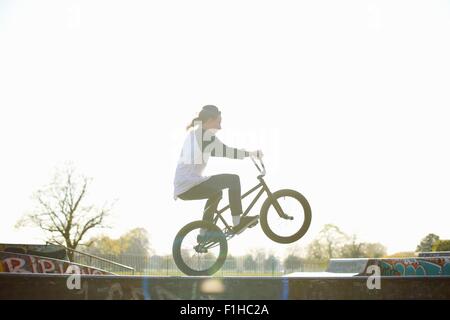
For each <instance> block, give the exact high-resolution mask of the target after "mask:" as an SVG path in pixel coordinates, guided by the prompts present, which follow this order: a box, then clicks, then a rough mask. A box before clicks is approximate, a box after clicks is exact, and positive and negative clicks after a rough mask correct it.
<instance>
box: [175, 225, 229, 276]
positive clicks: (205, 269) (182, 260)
mask: <svg viewBox="0 0 450 320" xmlns="http://www.w3.org/2000/svg"><path fill="white" fill-rule="evenodd" d="M201 229H205V230H206V233H205V235H206V236H200V237H199V235H200V230H201ZM227 253H228V243H227V239H226V237H225V235H224V234H223V232H222V230H220V228H219V227H217V226H216V225H215V224H212V223H210V222H206V221H194V222H191V223H189V224H187V225H186V226H184V227H183V228H182V229H181V230H180V231H179V232H178V233H177V235H176V236H175V240H174V242H173V246H172V254H173V258H174V260H175V264H176V265H177V267H178V268H179V269H180V270H181V271H182V272H183V273H184V274H186V275H189V276H208V275H212V274H214V273H216V272H217V271H219V269H220V268H221V267H222V266H223V264H224V263H225V260H226V258H227Z"/></svg>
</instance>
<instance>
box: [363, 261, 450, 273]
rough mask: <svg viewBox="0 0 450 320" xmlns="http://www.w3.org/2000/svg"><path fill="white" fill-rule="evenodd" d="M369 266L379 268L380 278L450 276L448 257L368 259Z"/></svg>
mask: <svg viewBox="0 0 450 320" xmlns="http://www.w3.org/2000/svg"><path fill="white" fill-rule="evenodd" d="M370 265H377V266H379V267H380V271H381V275H382V276H450V257H429V258H401V259H369V261H368V262H367V266H370ZM366 270H367V268H366ZM366 270H365V272H364V274H367V271H366Z"/></svg>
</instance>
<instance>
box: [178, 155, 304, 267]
mask: <svg viewBox="0 0 450 320" xmlns="http://www.w3.org/2000/svg"><path fill="white" fill-rule="evenodd" d="M250 158H251V160H252V161H253V163H254V165H255V166H256V168H257V169H258V171H259V173H260V174H259V175H258V176H257V179H258V180H259V183H258V184H257V185H256V186H255V187H253V188H251V189H250V190H249V191H247V192H246V193H244V194H243V195H242V196H241V199H244V198H246V197H247V196H248V195H250V194H252V193H253V192H255V191H257V190H259V192H258V193H257V194H256V196H255V198H254V199H253V200H252V202H251V203H250V204H249V206H248V207H247V209H246V210H245V211H244V213H243V214H242V216H246V215H248V214H249V212H250V210H251V209H252V208H253V206H254V205H255V203H256V202H257V201H258V199H259V198H260V197H261V196H262V194H263V193H266V194H267V199H266V200H265V201H264V202H263V204H262V206H261V210H260V217H259V221H260V224H261V228H262V230H263V232H264V233H265V234H266V236H267V237H268V238H270V239H271V240H273V241H275V242H278V243H283V244H287V243H292V242H295V241H297V240H299V239H300V238H302V237H303V236H304V235H305V234H306V232H307V231H308V228H309V226H310V224H311V207H310V205H309V203H308V201H307V200H306V198H305V197H304V196H303V195H302V194H301V193H299V192H297V191H295V190H291V189H281V190H278V191H275V192H273V193H272V192H271V191H270V189H269V187H268V186H267V184H266V182H265V181H264V176H265V175H266V168H265V166H264V162H263V161H262V159H261V158H260V159H258V160H259V162H260V165H261V167H262V169H261V167H260V166H259V165H258V163H257V162H256V161H255V158H253V157H250ZM217 201H220V199H218V200H217ZM229 208H230V205H227V206H225V207H224V208H222V209H218V210H216V211H215V212H214V217H213V220H212V221H205V220H199V221H194V222H191V223H188V224H187V225H185V226H184V227H183V228H181V230H180V231H179V232H178V233H177V235H176V236H175V239H174V242H173V246H172V254H173V258H174V261H175V264H176V265H177V267H178V268H179V269H180V270H181V271H182V272H183V273H184V274H186V275H190V276H207V275H213V274H214V273H216V272H217V271H219V270H220V268H221V267H222V266H223V265H224V263H225V261H226V258H227V254H228V241H230V240H231V239H232V238H234V237H235V236H237V235H238V234H241V233H242V232H243V231H245V230H246V229H247V228H251V227H254V226H255V225H256V224H257V223H256V224H253V225H250V226H248V227H247V228H244V229H242V230H240V231H239V232H235V231H234V230H233V227H232V226H231V225H230V224H228V222H227V221H226V220H225V218H224V217H223V216H222V214H223V213H224V212H225V211H226V210H228V209H229ZM219 222H221V225H220V226H219ZM201 229H203V234H204V236H199V235H200V230H201Z"/></svg>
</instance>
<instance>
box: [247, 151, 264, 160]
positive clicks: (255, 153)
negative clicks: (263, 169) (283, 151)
mask: <svg viewBox="0 0 450 320" xmlns="http://www.w3.org/2000/svg"><path fill="white" fill-rule="evenodd" d="M250 156H251V157H255V158H257V159H262V157H263V156H264V154H263V152H262V151H261V150H256V151H250Z"/></svg>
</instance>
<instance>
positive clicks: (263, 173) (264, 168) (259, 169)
mask: <svg viewBox="0 0 450 320" xmlns="http://www.w3.org/2000/svg"><path fill="white" fill-rule="evenodd" d="M250 159H252V161H253V163H254V165H255V166H256V168H257V169H258V171H259V172H260V173H261V174H262V175H263V176H264V175H266V167H265V166H264V162H263V160H262V158H257V159H258V160H259V162H260V164H261V166H262V170H261V168H260V167H259V166H258V164H257V163H256V161H255V157H254V156H250Z"/></svg>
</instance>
